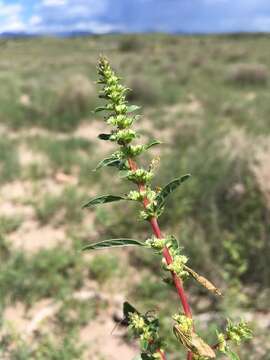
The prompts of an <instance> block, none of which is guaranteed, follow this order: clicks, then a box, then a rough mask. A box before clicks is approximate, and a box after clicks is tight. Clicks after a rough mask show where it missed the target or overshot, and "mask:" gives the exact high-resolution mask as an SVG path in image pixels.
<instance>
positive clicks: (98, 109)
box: [94, 106, 108, 113]
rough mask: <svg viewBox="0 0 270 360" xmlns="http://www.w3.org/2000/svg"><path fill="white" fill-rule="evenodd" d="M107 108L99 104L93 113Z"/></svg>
mask: <svg viewBox="0 0 270 360" xmlns="http://www.w3.org/2000/svg"><path fill="white" fill-rule="evenodd" d="M104 110H108V109H107V108H106V107H105V106H99V107H97V108H95V110H94V113H98V112H100V111H104Z"/></svg>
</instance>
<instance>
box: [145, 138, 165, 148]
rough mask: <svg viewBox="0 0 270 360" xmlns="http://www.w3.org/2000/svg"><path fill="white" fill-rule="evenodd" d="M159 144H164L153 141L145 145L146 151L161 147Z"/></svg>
mask: <svg viewBox="0 0 270 360" xmlns="http://www.w3.org/2000/svg"><path fill="white" fill-rule="evenodd" d="M159 144H162V142H161V141H159V140H153V141H151V142H150V143H149V144H147V145H145V147H144V148H145V150H148V149H150V148H151V147H152V146H155V145H159Z"/></svg>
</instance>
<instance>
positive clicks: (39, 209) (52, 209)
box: [34, 186, 83, 225]
mask: <svg viewBox="0 0 270 360" xmlns="http://www.w3.org/2000/svg"><path fill="white" fill-rule="evenodd" d="M81 203H82V196H81V195H80V194H79V193H78V191H77V189H76V188H75V187H72V186H69V187H66V188H65V189H64V190H63V191H62V193H61V194H60V195H57V196H55V195H50V194H45V195H44V197H43V198H42V199H40V200H39V201H38V202H37V203H36V204H34V207H35V210H36V216H37V219H38V220H39V222H40V223H41V224H42V225H44V224H48V223H52V224H54V225H61V224H64V223H65V222H67V223H68V224H71V223H75V224H78V223H80V222H81V220H82V216H83V214H82V212H81V211H80V208H79V205H80V204H81ZM74 204H77V206H74Z"/></svg>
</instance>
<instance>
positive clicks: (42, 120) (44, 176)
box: [0, 34, 270, 360]
mask: <svg viewBox="0 0 270 360" xmlns="http://www.w3.org/2000/svg"><path fill="white" fill-rule="evenodd" d="M132 42H133V43H135V45H134V44H132ZM268 42H269V36H268V35H259V36H253V35H245V36H229V35H228V36H205V37H202V36H187V37H185V36H167V35H162V34H156V35H145V36H141V35H135V36H133V35H128V36H118V35H114V36H99V37H83V38H73V39H53V38H37V39H9V40H5V41H3V42H1V46H2V48H3V49H2V50H3V51H2V55H1V59H0V76H1V80H2V83H3V84H4V86H2V87H1V89H2V90H1V91H0V104H1V105H0V122H1V123H0V134H1V140H0V183H1V190H0V200H1V202H0V209H1V216H0V260H1V261H0V268H1V271H0V274H1V275H0V294H1V295H0V299H1V300H0V304H1V305H0V321H1V330H0V339H1V340H0V341H1V346H0V348H1V350H0V351H2V353H4V354H5V357H6V358H7V359H20V360H21V359H27V360H28V359H33V360H34V359H36V358H37V353H38V349H39V348H40V346H41V340H42V338H43V336H42V334H43V332H44V331H46V329H48V328H49V332H50V335H51V337H53V341H51V340H52V339H51V338H50V339H48V338H46V337H45V338H44V339H45V340H44V344H43V345H42V347H43V350H42V352H43V355H42V356H43V358H42V356H41V359H42V360H43V359H45V358H46V359H48V360H50V359H58V358H57V356H60V355H57V354H61V356H62V358H67V359H71V358H72V357H73V358H74V359H82V360H84V359H88V358H89V352H88V350H89V348H91V349H92V354H94V356H95V357H98V356H99V357H101V358H103V359H104V360H116V359H117V357H116V359H115V358H113V357H112V358H108V355H107V352H108V349H109V348H110V347H111V346H112V344H113V346H116V349H119V347H118V346H119V344H121V348H124V349H125V351H126V353H125V354H126V355H125V356H124V355H123V356H122V357H123V358H125V359H127V360H131V359H132V358H133V353H135V352H136V351H137V349H135V350H134V348H133V347H130V346H129V344H130V343H129V342H128V343H126V342H124V340H123V339H122V338H121V337H119V336H117V335H118V331H119V332H120V330H119V329H117V330H116V335H115V332H114V333H113V335H112V336H111V330H112V329H113V327H114V324H113V321H112V318H113V314H114V312H115V311H116V312H119V309H120V305H119V303H118V299H119V298H121V299H122V298H123V297H125V298H128V300H129V301H130V302H136V304H137V306H138V308H139V309H141V311H142V312H146V311H147V310H148V309H149V308H150V309H153V310H154V309H155V310H156V311H158V312H159V313H160V314H161V317H162V318H164V319H167V318H168V316H169V312H168V311H166V309H170V310H172V309H174V310H175V311H177V310H178V303H177V298H176V296H175V295H174V293H173V292H171V293H170V294H169V296H168V289H167V287H166V286H165V285H164V284H163V283H162V282H160V274H161V272H160V269H159V264H158V255H155V254H152V253H149V251H146V250H145V251H141V250H140V249H139V250H138V249H130V250H126V249H123V250H121V253H119V252H118V250H115V253H114V255H113V257H114V258H116V259H118V256H119V258H120V260H119V261H120V263H121V266H119V274H121V275H119V276H121V282H120V284H119V285H118V284H117V279H118V271H116V272H115V273H113V276H112V277H110V274H109V273H110V271H111V270H112V269H110V266H109V269H107V270H106V275H105V277H104V279H106V283H105V284H106V285H105V286H104V285H103V283H102V281H103V280H100V281H97V278H96V275H94V274H93V273H92V274H91V266H92V267H93V265H91V264H92V262H94V264H95V261H94V257H93V256H92V254H91V255H90V256H89V257H88V254H86V255H85V256H84V257H81V254H80V253H79V250H80V249H81V247H82V246H83V244H87V243H89V242H96V241H98V240H100V239H102V238H106V237H110V238H113V237H118V236H121V237H124V236H126V235H127V234H129V235H131V236H132V237H135V236H136V238H140V239H145V237H146V234H147V231H148V229H147V227H146V226H145V224H144V222H134V221H133V218H134V214H135V209H134V207H133V206H125V208H124V210H123V208H122V206H121V205H117V204H113V205H112V206H110V205H109V204H108V206H107V207H102V208H101V207H100V208H98V209H95V210H92V211H89V212H83V211H82V210H81V208H80V207H81V204H82V199H85V194H88V195H89V197H92V196H94V195H95V194H97V193H99V192H101V191H104V192H105V193H110V192H111V191H112V188H115V189H118V191H117V192H118V193H119V194H125V193H127V192H128V187H127V186H126V185H125V184H124V183H123V182H122V181H121V180H119V179H117V178H115V176H114V169H113V168H108V169H107V170H106V171H99V172H97V171H96V172H94V171H92V169H94V168H95V166H96V163H98V161H99V160H100V159H101V158H102V157H104V155H106V154H108V153H109V152H110V151H111V147H110V146H109V145H108V146H107V144H108V143H106V142H101V141H98V139H96V135H98V133H99V132H101V131H102V127H103V124H102V121H100V119H99V120H98V119H97V115H93V113H91V109H93V108H94V107H95V106H98V105H99V104H100V102H101V100H97V99H96V96H95V94H94V93H93V90H94V89H95V85H94V81H95V80H96V60H97V58H98V56H99V54H100V52H104V51H105V53H106V55H107V56H108V57H109V58H110V59H111V62H112V65H113V67H114V68H115V69H117V71H119V73H121V75H122V76H123V80H122V81H123V83H125V84H127V86H129V87H132V86H133V85H134V82H135V79H138V82H139V87H138V90H137V91H134V92H133V93H130V95H131V99H132V96H133V99H134V101H135V103H137V104H138V105H143V110H141V111H140V112H141V113H142V115H143V117H142V118H141V119H138V122H137V124H136V128H138V129H140V130H142V134H143V135H142V138H141V139H140V140H141V141H142V142H147V141H149V142H150V141H151V139H152V138H153V137H154V138H157V139H161V140H162V141H163V144H162V145H161V147H159V148H158V147H156V148H153V149H152V150H149V154H148V157H147V158H145V159H144V160H143V159H142V158H141V159H140V161H141V160H143V161H142V162H143V163H145V164H146V163H147V161H148V160H150V159H151V158H152V157H154V156H156V155H160V156H161V160H162V166H161V168H160V170H159V172H158V179H157V182H155V181H154V186H156V184H162V183H165V182H166V180H167V179H168V178H173V177H174V176H175V174H183V173H186V172H191V173H192V174H193V177H192V180H191V181H189V182H187V183H186V184H185V188H184V190H183V192H181V191H179V192H177V193H175V196H174V197H173V198H171V199H170V203H169V206H168V207H167V211H166V212H165V213H164V215H163V218H162V224H163V229H164V232H167V231H169V232H172V233H174V234H175V235H176V236H177V238H178V239H179V242H180V243H181V244H182V245H183V246H184V251H185V253H186V254H187V256H188V257H189V258H190V259H192V265H193V267H194V268H195V269H196V270H197V271H198V272H201V273H203V274H205V275H206V276H207V277H208V278H211V279H212V280H213V282H214V283H217V284H220V286H221V288H222V290H223V292H224V294H225V295H226V296H225V297H224V298H223V299H222V300H221V301H220V302H217V301H216V300H215V298H214V297H210V298H209V297H208V296H206V293H205V292H204V290H203V289H202V288H196V289H194V286H193V283H192V280H190V281H189V280H188V281H187V283H186V288H187V291H188V292H189V293H190V294H191V295H190V299H191V306H192V308H193V309H194V313H196V314H198V319H199V320H203V321H202V323H203V324H205V327H204V326H202V327H198V324H197V323H196V326H197V328H198V331H199V332H200V334H201V335H202V337H203V338H205V339H208V340H209V342H210V343H212V342H213V341H214V340H215V339H214V336H213V334H214V332H215V328H212V327H211V325H210V324H211V323H212V321H214V322H215V321H216V320H217V325H218V326H219V328H222V327H224V322H223V320H222V319H223V318H224V317H228V316H230V315H231V314H232V313H234V314H239V316H241V317H243V318H244V319H247V320H250V319H251V320H252V323H253V328H254V332H255V335H256V336H255V340H254V341H251V343H250V344H246V345H245V346H244V347H242V348H241V351H240V352H239V356H240V358H243V359H247V360H253V359H256V360H257V359H258V360H266V359H268V353H269V345H268V344H270V341H269V334H268V332H267V326H269V321H270V320H269V316H270V315H269V306H268V302H269V301H268V300H267V299H268V298H269V279H270V271H269V266H268V262H269V243H270V242H269V233H270V232H269V221H268V219H269V209H270V206H269V204H270V191H269V183H270V181H269V165H268V164H269V162H270V161H269V159H270V157H269V156H270V150H269V135H270V126H269V110H270V108H269V104H270V98H269V97H270V92H269V86H270V82H269V75H268V73H269V71H270V60H269V55H268ZM124 43H125V45H123V44H124ZM130 43H131V48H130V47H129V46H130ZM122 45H123V48H122V49H121V46H122ZM126 45H127V47H129V49H125V46H126ZM132 48H133V49H132ZM74 49H76V51H75V50H74ZM11 59H12V61H11ZM242 64H244V65H245V66H247V67H249V66H250V65H252V66H251V67H252V69H251V70H252V71H251V72H253V75H250V74H248V75H245V76H246V80H244V84H243V85H242V80H241V81H240V80H238V79H237V80H234V79H231V78H230V79H229V74H230V72H231V71H232V68H237V69H238V66H239V65H241V66H242ZM261 66H262V68H261ZM244 68H245V67H244ZM255 68H258V69H259V70H260V69H263V72H262V75H260V76H259V78H260V79H259V81H258V82H257V81H256V80H255V81H254V78H255V79H256V78H257V73H256V69H255ZM241 69H242V68H241ZM245 69H246V68H245ZM248 71H250V70H248ZM250 79H251V80H250ZM81 82H83V83H84V84H85V88H86V91H85V90H82V91H81V88H80V85H78V84H79V83H81ZM73 87H74V92H72V91H71V93H72V94H69V90H68V89H69V88H70V90H73ZM82 88H83V89H84V86H82ZM135 88H136V83H135ZM135 90H136V89H135ZM149 96H150V98H151V99H153V100H150V101H149ZM132 101H133V100H132ZM71 114H72V116H71ZM183 219H185V220H184V221H183ZM131 229H132V232H131ZM59 232H60V234H61V236H60V239H61V240H60V241H61V242H60V245H61V246H59V242H58V238H57V236H56V235H57V234H58V233H59ZM49 243H50V244H49ZM94 256H96V254H94ZM116 256H117V257H116ZM58 257H59V258H62V259H61V260H59V259H58ZM103 257H104V261H103V260H102V258H103ZM49 258H51V261H50V260H49ZM98 258H99V260H100V262H103V263H107V259H108V254H107V253H103V252H100V253H98ZM64 259H66V260H64ZM205 259H211V261H205ZM57 261H59V267H57V266H56V265H54V264H53V263H54V262H57ZM113 261H115V260H113ZM42 264H43V265H42ZM61 264H62V265H61ZM122 264H123V268H122ZM41 268H42V269H41ZM50 268H51V270H50ZM94 268H95V266H94ZM126 270H127V271H126ZM53 271H54V272H56V274H57V275H56V274H55V273H54V274H53ZM141 271H142V272H141ZM96 273H97V271H96ZM108 274H109V275H108ZM127 274H128V276H129V277H130V278H132V279H134V281H135V282H136V284H134V287H131V286H130V281H129V280H128V279H127V278H126V276H127ZM138 274H139V275H138ZM232 277H233V278H234V280H235V281H230V280H231V279H232ZM50 284H51V285H50ZM52 289H54V290H52ZM77 292H78V293H80V292H82V295H81V296H82V298H83V299H87V296H86V295H87V294H89V296H90V295H91V294H92V295H91V296H94V297H95V299H96V300H95V301H94V302H93V301H92V300H91V299H90V300H89V299H88V300H86V302H88V303H89V304H90V305H91V306H90V309H89V308H87V306H86V305H85V302H84V301H83V300H81V298H80V299H79V298H76V299H77V300H73V295H74V294H75V295H76V293H77ZM150 292H152V293H153V294H154V295H155V298H153V299H149V293H150ZM63 294H64V295H63ZM66 294H68V295H66ZM95 294H96V295H95ZM103 297H104V298H106V299H108V302H106V301H105V302H104V301H103ZM100 298H101V299H102V300H100ZM15 299H16V301H15ZM155 299H157V300H159V301H158V305H157V302H156V300H155ZM47 300H48V301H51V302H57V304H58V303H59V304H60V305H59V306H60V307H59V308H58V310H57V311H56V313H55V314H54V315H52V318H51V320H50V321H49V322H48V321H44V322H42V323H40V324H39V325H38V329H37V335H36V336H34V337H32V338H31V337H30V338H27V339H21V338H20V336H18V334H16V336H15V335H14V334H13V332H12V331H11V329H10V328H9V326H7V324H8V323H9V322H11V323H12V324H13V325H14V327H15V328H16V329H17V330H18V331H19V332H20V333H21V334H25V329H26V328H28V326H29V324H31V322H32V321H33V320H34V319H35V316H36V315H37V314H38V315H39V314H40V313H43V311H45V310H44V309H46V304H45V305H44V304H43V302H45V303H46V301H47ZM150 300H151V301H150ZM25 305H27V306H26V309H24V310H23V311H22V313H21V311H20V308H21V307H23V308H24V306H25ZM156 307H158V309H156ZM78 308H81V310H82V311H81V312H80V311H78ZM210 310H213V311H210ZM67 314H68V315H67ZM105 315H106V316H105ZM95 317H96V320H95ZM105 317H106V320H104V318H105ZM103 321H104V324H103ZM110 321H111V322H110ZM51 322H52V323H53V326H51ZM48 323H49V326H48ZM56 324H57V326H54V325H56ZM97 324H98V331H100V332H98V331H97V330H96V326H97ZM100 324H103V325H102V326H104V327H102V336H101V330H100V327H101V325H100ZM58 325H59V326H58ZM160 325H161V328H162V329H164V333H168V334H169V336H168V348H170V349H171V352H172V353H171V359H172V360H174V359H179V354H178V351H179V342H178V341H177V340H176V339H175V338H174V336H173V334H171V328H170V324H169V323H168V321H166V320H165V321H162V322H161V324H160ZM59 329H64V331H63V330H62V331H59ZM68 329H69V330H70V331H69V330H68ZM120 329H121V327H120ZM63 332H64V333H65V334H63ZM3 334H9V335H12V337H11V338H10V337H9V341H10V342H9V343H7V342H6V340H7V338H6V337H3ZM38 334H41V335H38ZM93 334H97V337H103V339H104V337H105V338H106V343H105V342H103V343H102V347H101V346H100V344H98V341H97V339H96V338H95V336H94V335H93ZM13 335H14V336H13ZM63 335H64V336H63ZM63 338H65V342H64V341H63ZM124 339H125V338H124ZM81 345H86V346H82V347H81ZM95 345H96V346H95ZM98 345H99V346H98ZM46 349H50V351H49V352H48V351H47V350H46ZM65 349H66V353H65V352H64V351H65ZM67 349H69V350H68V351H67ZM73 349H75V350H73ZM77 350H78V352H76V351H77ZM46 351H47V352H46ZM2 353H0V358H1V357H3V355H2ZM115 353H116V352H115ZM44 354H46V355H44ZM69 354H72V355H69ZM112 356H113V355H112ZM31 357H32V358H31Z"/></svg>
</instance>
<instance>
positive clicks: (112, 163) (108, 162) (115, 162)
mask: <svg viewBox="0 0 270 360" xmlns="http://www.w3.org/2000/svg"><path fill="white" fill-rule="evenodd" d="M119 164H120V160H119V159H116V158H115V157H113V156H111V157H109V158H106V159H103V160H101V161H100V162H99V163H98V164H97V166H96V167H95V169H94V170H93V171H97V170H98V169H101V168H103V167H105V166H117V167H118V166H119Z"/></svg>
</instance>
